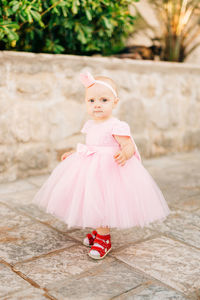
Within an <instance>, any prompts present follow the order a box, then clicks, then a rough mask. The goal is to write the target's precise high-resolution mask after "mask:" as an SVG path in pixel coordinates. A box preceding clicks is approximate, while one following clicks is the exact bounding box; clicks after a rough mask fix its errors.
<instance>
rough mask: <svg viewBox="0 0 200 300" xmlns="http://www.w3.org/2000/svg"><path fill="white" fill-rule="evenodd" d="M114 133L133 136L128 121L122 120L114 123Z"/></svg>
mask: <svg viewBox="0 0 200 300" xmlns="http://www.w3.org/2000/svg"><path fill="white" fill-rule="evenodd" d="M112 134H115V135H125V136H131V131H130V127H129V125H128V123H126V122H125V121H120V122H118V123H116V124H114V125H113V128H112Z"/></svg>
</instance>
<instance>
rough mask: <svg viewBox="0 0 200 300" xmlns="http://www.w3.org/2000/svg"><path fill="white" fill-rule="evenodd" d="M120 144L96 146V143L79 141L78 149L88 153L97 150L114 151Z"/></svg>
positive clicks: (80, 151)
mask: <svg viewBox="0 0 200 300" xmlns="http://www.w3.org/2000/svg"><path fill="white" fill-rule="evenodd" d="M118 149H119V146H118V145H116V146H94V145H86V144H82V143H78V144H77V147H76V151H77V152H78V153H84V154H86V155H90V154H94V153H96V152H103V153H114V151H116V150H118Z"/></svg>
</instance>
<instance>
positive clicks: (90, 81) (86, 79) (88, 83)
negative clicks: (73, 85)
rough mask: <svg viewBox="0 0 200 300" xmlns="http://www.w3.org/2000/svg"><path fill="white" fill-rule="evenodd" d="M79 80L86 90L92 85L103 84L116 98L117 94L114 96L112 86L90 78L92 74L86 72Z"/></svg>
mask: <svg viewBox="0 0 200 300" xmlns="http://www.w3.org/2000/svg"><path fill="white" fill-rule="evenodd" d="M80 80H81V82H82V83H83V85H84V86H85V87H86V88H88V87H90V86H92V85H93V84H94V83H100V84H103V85H105V86H107V87H108V88H109V89H110V90H111V91H112V92H113V94H114V95H115V97H117V94H116V92H115V90H114V89H113V88H112V86H111V85H110V84H109V83H107V82H104V81H101V80H96V79H95V78H94V77H93V76H92V74H91V73H90V72H88V71H86V72H85V73H81V74H80Z"/></svg>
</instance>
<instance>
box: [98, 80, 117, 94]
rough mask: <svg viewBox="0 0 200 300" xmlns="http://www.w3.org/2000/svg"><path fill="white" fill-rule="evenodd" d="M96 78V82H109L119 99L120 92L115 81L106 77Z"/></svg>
mask: <svg viewBox="0 0 200 300" xmlns="http://www.w3.org/2000/svg"><path fill="white" fill-rule="evenodd" d="M94 78H95V79H96V80H102V81H104V82H107V83H109V84H110V85H111V86H112V88H113V89H114V90H115V92H116V94H117V97H118V90H117V85H116V83H115V82H114V80H112V79H111V78H110V77H106V76H94Z"/></svg>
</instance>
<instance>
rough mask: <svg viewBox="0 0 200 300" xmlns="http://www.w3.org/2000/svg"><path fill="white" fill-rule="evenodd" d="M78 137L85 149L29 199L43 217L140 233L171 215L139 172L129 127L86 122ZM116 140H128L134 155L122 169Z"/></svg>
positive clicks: (113, 122)
mask: <svg viewBox="0 0 200 300" xmlns="http://www.w3.org/2000/svg"><path fill="white" fill-rule="evenodd" d="M81 132H83V133H86V144H82V143H78V144H77V149H76V152H74V153H73V154H71V155H70V156H68V157H67V158H66V159H65V160H63V161H61V162H60V163H58V165H57V166H56V168H55V169H54V170H53V171H52V173H51V174H50V176H49V177H48V179H47V180H46V182H45V183H44V184H43V185H42V187H41V188H40V189H39V191H38V192H37V193H36V195H35V196H34V198H33V200H32V201H33V203H35V204H37V205H38V206H39V207H40V208H42V209H43V210H44V211H45V212H47V213H50V214H52V215H54V216H56V217H57V218H58V219H60V220H62V221H63V222H65V223H66V224H67V225H68V228H70V227H79V228H80V227H81V228H85V227H91V228H97V227H105V226H108V227H115V228H119V229H120V228H129V227H133V226H140V227H143V226H145V225H148V224H149V223H151V222H153V221H155V220H160V221H163V220H164V219H165V218H166V216H167V215H168V214H169V213H170V212H171V211H170V210H169V207H168V205H167V202H166V201H165V199H164V196H163V194H162V192H161V190H160V189H159V187H158V186H157V184H156V183H155V181H154V179H153V178H152V177H151V175H150V174H149V173H148V171H147V170H146V169H145V168H144V166H143V165H142V162H141V157H140V154H139V151H138V149H137V146H136V144H135V142H134V140H133V137H132V136H131V133H130V127H129V125H128V123H126V122H124V121H121V120H119V119H117V118H116V117H111V118H110V119H108V120H106V121H103V122H101V123H96V122H95V121H94V120H88V121H86V123H85V124H84V126H83V128H82V130H81ZM113 134H115V135H122V136H130V137H131V139H132V141H133V143H134V145H135V148H136V153H135V155H134V156H132V157H131V158H130V159H129V160H127V161H126V163H125V165H124V166H120V165H118V164H117V163H116V162H115V160H114V157H113V155H114V154H115V153H116V152H117V151H118V150H120V146H119V144H118V142H117V141H116V140H115V138H114V137H113Z"/></svg>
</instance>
